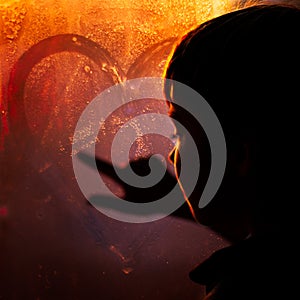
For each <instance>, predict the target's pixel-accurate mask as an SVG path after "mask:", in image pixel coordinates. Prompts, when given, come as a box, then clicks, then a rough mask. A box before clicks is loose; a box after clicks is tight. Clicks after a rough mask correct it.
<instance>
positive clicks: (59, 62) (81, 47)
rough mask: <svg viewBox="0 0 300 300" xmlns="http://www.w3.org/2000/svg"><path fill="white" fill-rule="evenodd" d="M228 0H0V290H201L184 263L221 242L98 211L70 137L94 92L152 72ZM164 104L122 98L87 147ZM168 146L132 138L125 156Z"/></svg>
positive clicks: (173, 294) (105, 144) (36, 295)
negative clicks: (75, 165)
mask: <svg viewBox="0 0 300 300" xmlns="http://www.w3.org/2000/svg"><path fill="white" fill-rule="evenodd" d="M234 7H236V4H235V3H233V2H231V1H229V0H217V1H213V0H187V1H182V0H175V1H174V0H172V1H171V0H150V1H149V0H141V1H136V0H132V1H124V0H114V1H107V0H105V1H100V0H99V1H98V0H88V1H87V0H73V1H69V0H40V1H37V0H32V1H25V0H24V1H22V0H0V67H1V68H0V83H1V84H0V163H1V165H0V188H1V194H0V262H1V264H0V265H1V268H0V299H2V298H3V299H6V298H8V299H20V298H22V299H27V298H28V299H29V298H30V299H56V298H57V297H64V299H95V298H101V299H131V300H132V299H153V298H155V299H196V298H197V297H201V295H202V290H201V289H200V288H199V287H197V286H195V285H194V284H193V283H191V282H190V281H189V278H188V272H189V271H190V269H191V268H192V267H193V266H194V265H195V264H197V263H199V262H200V261H201V260H203V259H204V258H205V257H207V256H208V255H209V253H211V252H212V251H214V250H215V249H217V248H220V247H223V246H224V245H225V242H224V241H222V240H221V239H220V238H219V237H217V236H216V235H214V234H213V233H211V232H210V231H208V230H206V229H205V228H202V227H200V226H199V227H198V226H196V225H194V224H193V223H191V222H189V221H186V220H182V219H178V218H175V217H172V216H169V217H167V218H165V219H163V220H159V221H156V222H152V223H147V224H127V223H122V222H119V221H116V220H113V219H110V218H108V217H106V216H104V215H102V214H101V213H100V212H98V211H97V210H96V209H95V208H94V207H92V206H91V205H89V204H88V202H87V201H86V199H84V197H83V195H82V193H81V191H80V190H79V187H78V185H77V182H76V180H75V177H74V172H73V169H72V160H71V154H72V153H71V145H72V142H73V133H74V129H75V126H76V122H77V120H78V118H79V116H80V114H81V113H82V111H83V110H84V108H85V107H86V106H87V105H88V104H89V103H90V102H91V101H92V100H93V99H94V98H95V97H96V96H97V95H98V94H99V93H101V92H102V91H103V90H105V89H107V88H109V87H111V86H112V85H114V84H116V83H120V82H122V81H124V80H126V79H131V78H137V77H145V76H162V74H163V70H164V67H165V64H166V61H167V59H168V56H169V54H170V53H171V51H172V49H173V47H174V45H176V43H177V41H178V40H179V38H180V37H181V36H182V35H183V34H184V33H185V32H187V31H188V30H190V29H192V28H194V27H195V26H196V25H198V24H200V23H201V22H204V21H205V20H208V19H209V18H212V17H213V16H216V15H219V14H222V13H224V12H226V11H229V10H231V9H233V8H234ZM120 101H121V99H120ZM167 110H168V107H167V106H166V104H165V103H164V102H161V104H159V105H158V104H157V102H155V104H154V103H153V101H150V100H149V99H148V100H145V101H144V102H143V104H141V103H140V102H139V103H130V104H129V105H127V106H124V107H121V108H120V109H118V110H117V111H115V112H114V113H113V114H111V115H110V117H109V118H108V119H107V120H106V122H105V124H104V126H102V128H101V129H100V130H99V134H98V139H97V141H96V154H97V155H98V156H99V157H102V158H103V159H107V160H110V144H111V141H112V140H113V137H114V135H115V134H116V132H117V131H118V130H119V128H120V127H121V126H122V125H123V124H124V123H125V122H127V121H128V120H130V119H131V118H132V117H133V116H135V115H137V114H139V113H147V112H159V113H164V114H165V113H167ZM154 121H155V120H154ZM134 126H135V128H136V130H137V131H138V130H139V126H140V125H139V124H134ZM157 126H160V127H163V124H157ZM88 134H89V132H88V128H87V129H86V130H85V131H84V132H83V133H82V135H83V136H84V135H88ZM124 142H126V137H124ZM172 146H173V144H172V142H170V141H168V140H166V139H160V138H159V137H157V136H145V137H140V138H139V139H138V140H137V141H136V143H134V145H133V146H132V147H131V152H130V153H129V156H130V158H131V159H138V158H140V157H147V156H149V155H151V154H153V153H157V152H158V153H161V154H162V155H164V156H167V155H168V152H169V151H170V149H171V148H172ZM104 178H105V176H104ZM106 182H107V184H108V185H110V187H111V189H113V190H114V191H115V192H116V193H117V194H118V193H119V194H122V190H120V187H119V186H118V185H117V184H116V183H114V182H112V181H111V180H110V179H109V178H106Z"/></svg>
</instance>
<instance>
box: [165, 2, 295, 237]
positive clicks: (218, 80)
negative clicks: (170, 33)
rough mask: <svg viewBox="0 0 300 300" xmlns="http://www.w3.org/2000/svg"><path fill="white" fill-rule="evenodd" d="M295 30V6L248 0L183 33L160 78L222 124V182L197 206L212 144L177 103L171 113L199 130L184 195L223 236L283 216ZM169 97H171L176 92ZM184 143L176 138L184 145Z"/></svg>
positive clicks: (287, 196)
mask: <svg viewBox="0 0 300 300" xmlns="http://www.w3.org/2000/svg"><path fill="white" fill-rule="evenodd" d="M299 37H300V11H299V10H298V9H295V8H292V7H287V6H275V5H267V6H266V5H259V6H253V7H249V8H245V9H242V10H239V11H235V12H231V13H228V14H226V15H223V16H220V17H217V18H215V19H213V20H210V21H208V22H206V23H204V24H202V25H200V26H199V27H198V28H196V29H195V30H193V31H191V32H190V33H188V34H187V35H186V36H185V37H184V38H183V39H182V41H181V42H180V44H179V45H178V46H177V48H176V49H175V51H174V53H173V56H172V58H171V60H170V63H169V65H168V68H167V72H166V77H167V78H170V79H173V80H176V81H180V82H182V83H184V84H186V85H188V86H190V87H191V88H193V89H194V90H196V91H197V92H198V93H199V94H201V95H202V96H203V97H204V98H205V100H206V101H207V102H208V103H209V104H210V106H211V107H212V109H213V110H214V111H215V113H216V115H217V116H218V118H219V121H220V123H221V125H222V128H223V130H224V134H225V138H226V143H227V151H228V154H227V167H226V172H225V176H224V179H223V183H222V185H221V187H220V189H219V191H218V193H217V195H216V196H215V198H214V199H213V200H212V201H211V202H210V203H209V205H207V207H205V208H204V209H199V208H198V202H199V197H200V195H201V193H202V191H203V188H204V186H205V183H206V180H207V177H208V174H209V163H205V161H206V162H209V160H210V155H209V153H210V150H209V146H208V143H207V140H206V138H205V135H203V132H202V133H201V132H199V128H197V125H196V124H193V122H194V121H192V120H191V121H190V124H189V121H186V116H184V113H183V114H182V112H180V111H178V108H177V109H176V106H175V109H174V113H175V115H176V116H178V117H179V119H180V116H181V117H182V118H185V122H184V123H185V124H187V126H188V127H189V130H190V131H191V133H192V135H194V136H197V135H198V143H199V148H200V149H201V150H200V159H201V173H200V178H199V181H198V185H197V187H196V189H195V191H194V192H193V194H192V195H191V197H190V202H191V204H192V206H193V207H194V211H195V214H196V216H197V219H198V221H199V222H200V223H203V224H207V225H209V226H211V227H212V228H214V229H215V230H217V231H219V232H221V233H222V234H224V235H225V236H227V237H228V238H233V239H235V238H240V237H242V236H245V235H247V234H249V233H250V232H251V231H253V230H255V229H259V230H261V231H262V230H268V229H269V228H275V227H277V226H282V224H284V222H285V219H284V212H286V211H287V210H286V209H287V208H288V207H289V205H290V200H291V197H292V195H293V189H292V187H294V185H293V184H292V182H293V176H292V174H291V171H292V166H293V164H294V163H296V161H295V162H294V159H296V156H295V155H294V154H296V153H295V144H296V143H297V136H298V135H297V127H299V126H298V125H297V118H299V117H298V116H297V114H296V113H297V110H296V107H297V103H296V102H297V101H298V100H299V99H300V98H299V97H300V96H299V89H298V87H299V70H300V47H299V45H298V44H299V41H298V40H299ZM166 94H167V96H168V95H169V90H168V87H166ZM172 97H173V99H170V100H171V101H174V103H176V94H174V95H173V96H172ZM178 104H179V105H180V104H181V103H178ZM182 106H183V107H184V103H183V104H182ZM193 131H194V132H193ZM179 135H180V133H179ZM188 147H189V146H188V145H182V151H188Z"/></svg>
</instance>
